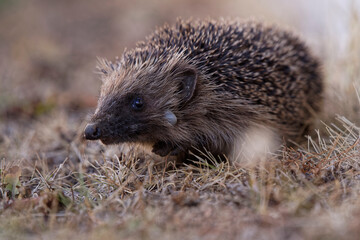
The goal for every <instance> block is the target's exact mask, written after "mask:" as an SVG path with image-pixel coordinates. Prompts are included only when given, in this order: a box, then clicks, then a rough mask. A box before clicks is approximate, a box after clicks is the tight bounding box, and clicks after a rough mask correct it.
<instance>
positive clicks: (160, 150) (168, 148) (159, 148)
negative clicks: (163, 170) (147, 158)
mask: <svg viewBox="0 0 360 240" xmlns="http://www.w3.org/2000/svg"><path fill="white" fill-rule="evenodd" d="M152 152H153V153H155V154H157V155H159V156H161V157H165V156H167V155H169V154H170V155H171V156H176V155H178V154H179V153H180V152H181V150H180V149H179V148H178V147H175V146H173V145H172V144H171V143H168V142H165V141H159V142H157V143H155V144H154V146H153V149H152Z"/></svg>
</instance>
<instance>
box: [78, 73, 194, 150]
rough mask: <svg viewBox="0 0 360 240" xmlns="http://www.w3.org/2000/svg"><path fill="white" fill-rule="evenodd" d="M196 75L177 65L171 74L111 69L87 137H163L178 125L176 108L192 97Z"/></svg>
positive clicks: (109, 141) (107, 139)
mask: <svg viewBox="0 0 360 240" xmlns="http://www.w3.org/2000/svg"><path fill="white" fill-rule="evenodd" d="M143 72H144V70H143ZM143 72H142V73H143ZM119 78H121V79H119ZM196 79H197V74H196V72H195V71H194V70H192V69H190V68H178V67H177V69H176V70H174V69H172V70H171V74H170V73H167V74H164V73H162V74H158V75H156V73H151V74H139V73H138V72H136V73H133V72H132V73H127V74H124V75H121V74H119V73H118V72H114V73H112V74H111V75H109V76H108V77H107V79H106V80H105V81H104V82H103V86H102V90H101V94H100V98H99V101H98V106H97V109H96V111H95V114H94V116H93V117H92V119H91V122H90V123H89V124H88V125H87V126H86V128H85V131H84V133H85V134H84V135H85V138H86V139H88V140H97V139H100V140H101V141H102V142H103V143H104V144H116V143H122V142H140V143H155V142H157V141H163V140H164V138H167V136H166V133H168V132H169V129H170V128H174V127H176V126H177V125H178V117H177V111H178V110H179V109H180V108H181V107H183V106H184V104H186V103H187V102H188V101H189V100H190V99H191V98H192V96H193V93H194V89H195V85H196ZM169 138H170V136H169Z"/></svg>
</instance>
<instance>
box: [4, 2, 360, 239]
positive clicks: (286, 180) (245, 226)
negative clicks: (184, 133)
mask: <svg viewBox="0 0 360 240" xmlns="http://www.w3.org/2000/svg"><path fill="white" fill-rule="evenodd" d="M40 2H41V3H42V5H41V7H40V5H37V6H38V7H39V8H33V7H32V6H28V5H26V10H23V11H19V10H17V9H18V7H16V6H10V7H9V8H13V9H15V10H13V11H14V12H11V11H10V12H9V13H8V15H3V16H2V17H1V16H0V18H1V19H3V20H4V19H5V20H6V21H5V20H4V21H0V23H1V22H5V24H8V23H12V21H14V18H16V17H20V15H21V17H23V18H24V16H26V14H28V15H30V16H33V15H36V16H37V15H38V14H34V12H35V13H39V12H43V13H44V16H45V18H46V19H49V21H53V23H52V24H55V23H56V22H57V20H58V18H57V16H56V14H55V15H54V16H53V18H51V17H50V16H52V14H51V13H53V12H51V11H46V10H48V9H50V10H51V9H52V8H51V7H49V6H48V5H46V4H45V1H40ZM94 2H96V1H94ZM230 2H231V1H229V2H228V4H230ZM92 4H93V7H94V6H97V7H99V8H100V9H99V11H100V13H98V14H96V11H94V12H92V14H93V15H94V16H97V17H98V18H97V21H95V22H94V23H92V24H95V23H98V22H101V21H104V22H106V24H109V25H110V28H111V29H112V30H111V31H115V30H114V29H116V25H113V22H112V21H111V19H109V18H108V15H109V16H112V15H111V14H113V15H114V13H111V14H108V15H107V14H106V13H108V12H109V11H110V10H109V9H111V8H113V7H114V4H115V3H111V4H109V5H106V4H105V5H104V6H98V5H97V4H96V3H92ZM94 4H95V5H94ZM156 4H159V3H158V2H156ZM177 4H179V3H177ZM184 4H185V5H186V4H187V5H186V6H190V3H187V2H186V3H184ZM199 4H200V5H201V1H200V3H199ZM180 5H181V6H183V5H182V4H180ZM250 5H251V4H250ZM250 5H249V6H250ZM76 6H77V7H79V6H78V5H76V4H75V8H76ZM80 6H82V5H81V4H80ZM115 6H116V4H115ZM156 6H157V5H156ZM214 6H216V3H215V2H212V1H211V4H209V11H210V12H213V13H214V12H216V11H218V9H217V8H216V7H214ZM1 7H2V5H0V10H1ZM57 7H59V8H60V10H59V9H57V11H60V12H61V11H63V10H64V9H63V8H64V6H62V4H59V5H58V6H57ZM127 7H128V8H131V7H130V6H127ZM163 7H164V8H165V9H171V7H170V6H168V5H165V6H163ZM102 8H104V9H103V10H101V9H102ZM183 8H184V9H188V8H189V7H188V8H185V6H183ZM38 9H40V10H38ZM81 9H82V8H81ZM91 9H92V8H91V7H89V6H88V9H85V10H84V11H85V12H91ZM214 9H215V10H214ZM37 11H39V12H37ZM138 11H139V12H140V13H139V12H136V13H137V14H140V15H141V13H142V14H143V13H144V12H141V11H140V10H138ZM219 11H223V10H219ZM47 12H49V14H48V15H49V16H47V15H46V13H47ZM125 12H126V11H125ZM0 13H1V12H0ZM71 15H74V16H72V18H79V19H77V20H76V19H75V20H76V21H75V20H74V22H75V23H76V22H77V21H79V22H81V20H82V19H83V18H85V19H87V18H86V16H76V15H75V14H71ZM85 15H86V14H85ZM59 16H60V17H61V16H62V15H61V14H59ZM115 16H116V15H115ZM349 16H350V17H349V19H350V20H351V21H350V22H349V24H350V25H349V26H353V27H352V28H351V29H350V34H349V38H348V43H349V44H347V46H348V48H347V50H346V51H347V53H346V54H345V57H343V58H337V57H335V56H330V55H329V56H326V57H325V58H324V70H325V74H326V79H327V84H328V85H329V86H330V87H329V88H328V91H327V93H326V94H327V99H326V103H325V111H324V117H323V118H322V119H323V121H324V122H322V123H320V124H319V127H320V131H318V130H315V129H314V130H313V135H312V136H311V137H309V139H308V141H307V144H304V145H302V146H299V147H298V148H287V147H282V149H280V150H279V151H277V152H276V153H274V154H271V155H269V157H267V159H265V160H261V161H259V162H257V163H256V164H252V165H249V164H247V165H244V164H242V163H241V162H240V163H238V162H237V163H229V162H220V163H218V162H216V161H214V160H213V158H212V156H209V155H206V154H205V155H203V156H198V158H197V159H198V161H195V162H193V163H187V164H178V165H176V164H175V163H173V162H171V161H170V160H168V161H164V160H160V161H159V159H154V156H152V155H149V154H148V153H147V152H146V151H143V150H141V148H138V147H134V146H125V145H124V146H120V147H119V146H111V147H105V146H103V145H101V144H100V143H98V142H86V141H84V140H83V139H82V137H81V136H82V129H83V127H84V124H85V118H86V117H85V116H86V114H87V113H88V112H89V107H93V106H94V104H95V101H96V98H95V97H93V96H95V93H96V89H97V87H98V85H99V84H98V83H96V84H95V83H94V82H92V83H94V84H93V85H92V88H91V89H87V87H88V85H91V84H85V83H86V80H88V79H87V78H89V76H92V75H91V74H92V73H91V74H87V73H84V72H87V71H88V69H94V68H91V67H92V66H91V64H92V62H91V61H89V60H88V59H89V58H90V57H89V56H88V55H86V54H84V52H86V53H87V52H88V51H89V49H97V50H98V51H99V52H101V51H103V48H101V47H100V46H101V43H102V42H106V43H107V44H109V45H111V46H112V47H116V46H117V45H116V44H115V45H114V43H113V42H112V41H111V40H109V39H108V38H106V37H104V38H103V39H102V40H100V41H99V43H98V42H96V41H94V42H90V43H89V46H87V47H86V46H83V48H84V49H85V50H84V49H82V48H80V46H82V45H81V44H80V43H78V42H76V41H75V42H73V44H74V45H75V46H73V47H74V48H73V49H72V50H74V49H76V51H77V52H76V53H73V54H74V55H75V57H74V56H72V55H71V51H69V52H68V51H66V47H64V46H67V45H64V46H61V44H57V43H61V42H63V40H64V41H65V42H66V41H67V38H66V36H67V35H66V34H62V35H61V36H57V35H53V34H54V32H56V31H54V30H52V29H51V28H48V27H46V26H45V27H44V29H45V30H42V31H45V33H46V34H43V35H40V34H41V33H42V32H41V31H40V32H39V30H36V29H34V31H36V35H35V36H34V35H32V34H30V35H29V33H26V32H24V30H25V29H27V28H29V26H27V27H26V26H25V27H22V28H21V31H20V32H17V31H14V32H11V33H8V34H5V33H6V31H8V30H4V31H3V33H4V35H5V36H7V37H8V39H7V40H1V39H0V42H1V41H3V43H6V44H8V45H7V46H10V49H12V50H13V51H14V52H8V51H7V50H6V48H4V47H1V46H2V45H0V52H1V53H3V54H4V55H3V56H6V57H7V58H8V59H11V61H4V59H5V58H4V57H0V62H5V63H6V64H5V65H2V66H1V67H0V69H1V72H0V76H1V77H2V78H1V81H2V82H1V83H2V84H0V90H1V91H2V95H1V96H0V102H1V103H0V118H1V121H0V181H1V186H0V214H1V218H0V239H24V238H26V239H68V238H76V239H105V238H106V239H109V240H110V239H358V236H360V228H359V226H360V220H359V219H360V196H359V194H360V181H359V180H360V125H359V123H360V117H359V109H360V96H359V92H360V88H359V87H360V72H359V69H360V65H359V64H360V57H359V56H360V45H359V41H358V40H359V39H360V32H359V29H360V28H358V26H359V24H360V20H359V15H358V13H357V12H356V11H354V12H351V15H349ZM21 17H20V18H21ZM39 17H40V16H39ZM129 18H130V19H131V17H129V16H127V17H123V16H122V19H121V20H122V21H125V22H126V21H127V23H128V22H129V21H130V20H126V19H129ZM152 19H153V18H152ZM154 19H156V18H155V17H154ZM154 21H162V19H161V17H160V19H156V20H154ZM54 22H55V23H54ZM74 22H72V23H74ZM0 26H1V24H0ZM49 26H52V25H51V24H50V25H49ZM95 26H96V25H95ZM18 27H19V26H18ZM117 27H120V28H121V26H117ZM59 28H60V30H62V31H64V29H66V27H63V26H60V27H59ZM30 29H31V28H30ZM90 29H92V28H90ZM104 31H106V30H104ZM111 31H110V32H111ZM120 32H121V31H120ZM78 34H79V36H82V35H83V34H85V37H87V38H89V39H91V36H92V35H91V34H90V33H88V32H87V31H84V32H80V33H78ZM89 34H90V35H89ZM104 34H105V33H104ZM129 34H133V38H134V36H137V35H139V34H140V33H135V32H130V33H129ZM141 34H143V33H141ZM144 34H145V33H144ZM105 35H106V34H105ZM24 36H25V37H24ZM27 36H33V38H32V39H30V38H27ZM44 36H47V37H44ZM54 36H55V37H54ZM24 38H26V39H29V40H28V41H29V42H31V43H34V42H36V41H38V40H39V39H40V40H41V41H42V43H46V44H47V45H46V44H45V45H46V46H48V47H46V48H43V47H39V46H36V47H35V48H36V51H31V50H29V49H28V45H26V44H25V46H23V47H18V46H17V44H20V43H19V42H22V41H23V39H24ZM34 39H35V40H34ZM54 39H56V41H54ZM80 39H81V38H80ZM15 40H17V41H18V42H17V43H16V41H15ZM77 40H78V39H77ZM123 41H125V43H126V39H125V40H124V39H123ZM127 41H130V37H129V39H128V40H127ZM11 44H15V45H16V46H15V45H14V46H13V45H11ZM20 45H21V44H20ZM117 47H119V46H117ZM110 49H111V48H110ZM107 51H109V53H108V54H113V53H112V52H111V51H110V50H107ZM35 52H36V54H35ZM357 53H359V54H357ZM12 54H14V55H12ZM105 55H106V54H105ZM14 56H15V57H14ZM17 56H21V57H20V58H21V59H23V61H17V60H18V59H17ZM24 56H26V57H24ZM24 59H25V60H24ZM66 59H69V60H68V62H66ZM91 59H93V61H94V62H95V61H96V58H95V57H94V58H91ZM85 60H88V61H85ZM75 63H76V64H75ZM74 64H75V65H74ZM19 68H20V69H21V70H23V71H14V70H17V69H19ZM85 70H86V71H85ZM28 76H29V78H30V79H28V78H27V77H28ZM72 78H76V79H79V80H78V81H75V83H71V79H72ZM90 78H92V79H93V78H94V77H90ZM49 79H51V80H52V81H53V82H52V81H50V80H49ZM62 79H64V82H62V81H61V80H62ZM27 80H28V82H26V81H27ZM91 81H92V80H90V82H91ZM34 85H35V86H39V85H40V86H41V87H39V88H35V89H33V88H32V87H31V86H34ZM85 85H86V86H85ZM340 86H341V87H340ZM334 88H335V89H337V91H334ZM94 89H95V90H94ZM90 96H91V97H90ZM344 106H345V107H344ZM334 114H339V115H337V117H336V118H334Z"/></svg>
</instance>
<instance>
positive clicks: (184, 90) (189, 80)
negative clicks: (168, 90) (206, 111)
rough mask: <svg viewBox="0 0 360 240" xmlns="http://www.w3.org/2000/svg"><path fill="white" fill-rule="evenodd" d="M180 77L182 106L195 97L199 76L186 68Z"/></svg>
mask: <svg viewBox="0 0 360 240" xmlns="http://www.w3.org/2000/svg"><path fill="white" fill-rule="evenodd" d="M178 76H179V80H180V85H179V93H180V96H181V105H184V104H186V103H187V102H188V101H189V100H190V99H191V98H192V96H193V95H194V92H195V87H196V82H197V78H198V76H197V73H196V71H195V70H194V69H192V68H185V69H184V70H182V71H181V72H180V73H179V75H178Z"/></svg>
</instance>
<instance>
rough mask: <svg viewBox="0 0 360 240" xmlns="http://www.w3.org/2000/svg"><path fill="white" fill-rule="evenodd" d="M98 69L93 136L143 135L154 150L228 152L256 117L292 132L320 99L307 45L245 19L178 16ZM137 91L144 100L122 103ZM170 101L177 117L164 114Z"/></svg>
mask: <svg viewBox="0 0 360 240" xmlns="http://www.w3.org/2000/svg"><path fill="white" fill-rule="evenodd" d="M99 69H100V71H101V72H102V73H103V76H102V79H103V85H102V88H101V95H100V98H99V102H98V107H97V109H96V112H95V114H94V116H93V118H92V120H91V122H92V123H94V124H96V126H97V127H98V128H100V129H101V137H99V138H100V139H101V140H102V141H103V142H104V143H107V144H110V143H121V142H138V143H143V144H151V145H153V151H154V152H155V153H157V154H159V155H161V156H165V155H167V154H173V155H179V154H180V155H181V154H183V153H185V152H187V151H188V150H189V149H190V148H206V149H208V150H209V151H211V152H212V153H214V154H223V153H224V154H228V153H229V152H230V151H231V150H232V149H231V148H232V144H233V143H234V141H235V140H236V139H238V138H239V137H241V135H242V134H243V133H244V132H245V131H246V129H248V128H249V127H251V126H256V125H259V124H260V125H265V126H268V127H270V128H272V129H274V130H275V131H276V132H277V133H278V134H279V136H283V137H285V138H297V137H299V136H300V135H302V134H303V133H304V129H305V128H306V127H308V126H309V124H311V121H312V114H311V112H313V111H318V110H319V108H320V104H321V99H322V98H321V94H322V78H321V74H320V71H319V64H318V62H317V60H316V59H315V58H314V57H312V56H311V54H310V53H309V50H308V49H307V48H306V46H305V45H304V44H303V43H302V42H301V41H300V40H299V39H298V38H297V37H295V36H293V34H291V33H289V32H286V31H282V30H279V29H277V28H276V27H273V26H264V25H263V24H260V23H256V22H252V21H249V22H240V21H234V22H229V21H225V20H220V21H197V22H184V21H181V20H180V21H179V22H178V23H177V25H176V26H174V27H169V26H165V27H163V28H160V29H158V30H157V31H155V33H154V34H153V35H151V36H150V37H149V38H148V39H147V41H146V42H140V43H138V44H137V47H136V48H135V49H133V50H129V51H125V53H124V54H123V56H122V58H121V59H119V60H117V61H116V62H115V63H111V62H108V61H106V60H100V61H99ZM186 81H187V82H186ZM193 81H194V83H195V84H196V85H195V87H194V89H192V85H191V83H193ZM186 84H188V85H186ZM189 89H190V90H189ZM135 96H141V98H143V100H144V108H143V109H142V110H141V111H135V110H134V109H132V108H131V106H130V105H131V101H133V100H132V99H134V98H135ZM168 111H170V112H171V113H173V114H174V115H175V116H176V118H177V122H176V124H175V125H172V124H170V123H169V121H168V119H166V117H164V116H165V115H166V114H165V113H166V112H168Z"/></svg>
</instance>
